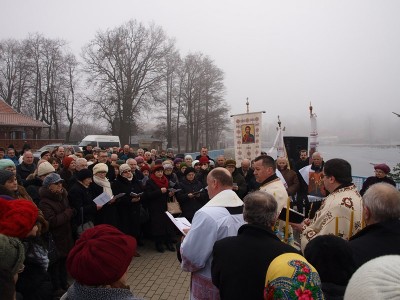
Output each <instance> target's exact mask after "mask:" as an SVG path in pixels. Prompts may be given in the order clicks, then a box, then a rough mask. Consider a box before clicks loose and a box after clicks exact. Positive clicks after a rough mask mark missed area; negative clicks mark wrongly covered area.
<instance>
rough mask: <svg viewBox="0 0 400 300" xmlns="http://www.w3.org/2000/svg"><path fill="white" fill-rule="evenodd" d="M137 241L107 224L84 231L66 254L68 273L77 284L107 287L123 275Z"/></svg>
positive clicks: (134, 250)
mask: <svg viewBox="0 0 400 300" xmlns="http://www.w3.org/2000/svg"><path fill="white" fill-rule="evenodd" d="M135 252H136V240H135V239H134V238H133V237H131V236H128V235H126V234H123V233H122V232H121V231H119V230H118V229H116V228H115V227H113V226H110V225H98V226H95V227H93V228H90V229H87V230H85V231H84V232H83V233H82V235H81V237H80V238H79V240H77V241H76V243H75V246H74V247H73V248H72V250H71V251H70V252H69V254H68V258H67V270H68V272H69V273H70V274H71V276H72V277H73V278H74V279H75V280H76V281H77V282H79V283H80V284H83V285H88V286H98V285H108V284H111V283H114V282H116V281H118V280H119V279H120V278H121V277H122V275H124V273H125V272H126V270H127V269H128V267H129V264H130V263H131V261H132V258H133V255H134V253H135Z"/></svg>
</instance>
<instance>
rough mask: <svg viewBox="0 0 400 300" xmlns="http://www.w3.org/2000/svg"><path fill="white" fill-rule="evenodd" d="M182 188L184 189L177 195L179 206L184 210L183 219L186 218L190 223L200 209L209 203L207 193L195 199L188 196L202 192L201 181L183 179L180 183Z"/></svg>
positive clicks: (204, 192) (200, 194) (203, 192)
mask: <svg viewBox="0 0 400 300" xmlns="http://www.w3.org/2000/svg"><path fill="white" fill-rule="evenodd" d="M179 186H180V188H181V189H182V190H181V191H179V192H178V193H176V199H177V200H178V202H179V205H180V206H181V209H182V215H181V217H185V218H186V219H188V220H189V221H190V222H192V219H193V216H194V214H195V213H196V211H198V210H199V209H200V208H202V207H203V205H204V204H206V203H207V202H208V200H209V199H208V195H207V191H206V190H204V191H202V192H200V193H199V194H197V195H196V196H195V197H193V198H189V196H188V194H190V193H193V192H198V191H200V190H201V189H202V188H203V186H202V184H201V182H200V181H198V180H196V179H194V180H192V181H189V180H187V179H186V178H185V179H182V181H181V182H180V183H179Z"/></svg>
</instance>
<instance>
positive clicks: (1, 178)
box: [0, 170, 15, 185]
mask: <svg viewBox="0 0 400 300" xmlns="http://www.w3.org/2000/svg"><path fill="white" fill-rule="evenodd" d="M13 176H15V175H14V173H13V172H11V171H8V170H0V184H2V185H4V184H5V183H6V181H7V180H9V179H10V178H11V177H13Z"/></svg>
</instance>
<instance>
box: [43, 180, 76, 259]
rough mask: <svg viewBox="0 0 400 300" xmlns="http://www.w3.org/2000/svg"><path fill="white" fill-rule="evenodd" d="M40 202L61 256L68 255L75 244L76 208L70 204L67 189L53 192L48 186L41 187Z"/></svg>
mask: <svg viewBox="0 0 400 300" xmlns="http://www.w3.org/2000/svg"><path fill="white" fill-rule="evenodd" d="M39 195H40V198H41V200H40V203H39V208H40V209H41V210H42V212H43V214H44V217H45V218H46V220H47V221H48V222H49V231H50V233H51V234H52V236H53V239H54V243H55V245H56V248H57V252H58V254H59V255H60V257H66V256H67V255H68V253H69V251H70V250H71V249H72V247H73V245H74V241H73V239H72V229H71V223H70V222H71V218H72V217H73V215H74V214H75V210H74V209H72V208H71V207H70V206H69V204H68V198H67V191H66V190H65V189H63V191H62V193H61V194H56V193H52V192H51V191H50V190H49V189H48V188H46V187H41V188H40V189H39Z"/></svg>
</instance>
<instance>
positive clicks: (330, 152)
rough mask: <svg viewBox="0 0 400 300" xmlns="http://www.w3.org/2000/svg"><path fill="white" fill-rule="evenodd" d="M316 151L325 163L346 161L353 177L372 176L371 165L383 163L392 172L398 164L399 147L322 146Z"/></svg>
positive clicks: (399, 160) (399, 161) (399, 156)
mask: <svg viewBox="0 0 400 300" xmlns="http://www.w3.org/2000/svg"><path fill="white" fill-rule="evenodd" d="M318 151H319V152H321V153H322V155H323V158H324V160H325V161H327V160H329V159H331V158H343V159H345V160H347V161H348V162H349V163H350V164H351V166H352V173H353V176H364V177H369V176H373V175H374V168H373V166H372V165H371V164H378V163H385V164H387V165H388V166H389V167H390V169H391V170H392V169H393V167H394V166H396V165H397V164H398V163H400V146H385V145H376V146H359V145H322V146H318Z"/></svg>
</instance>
